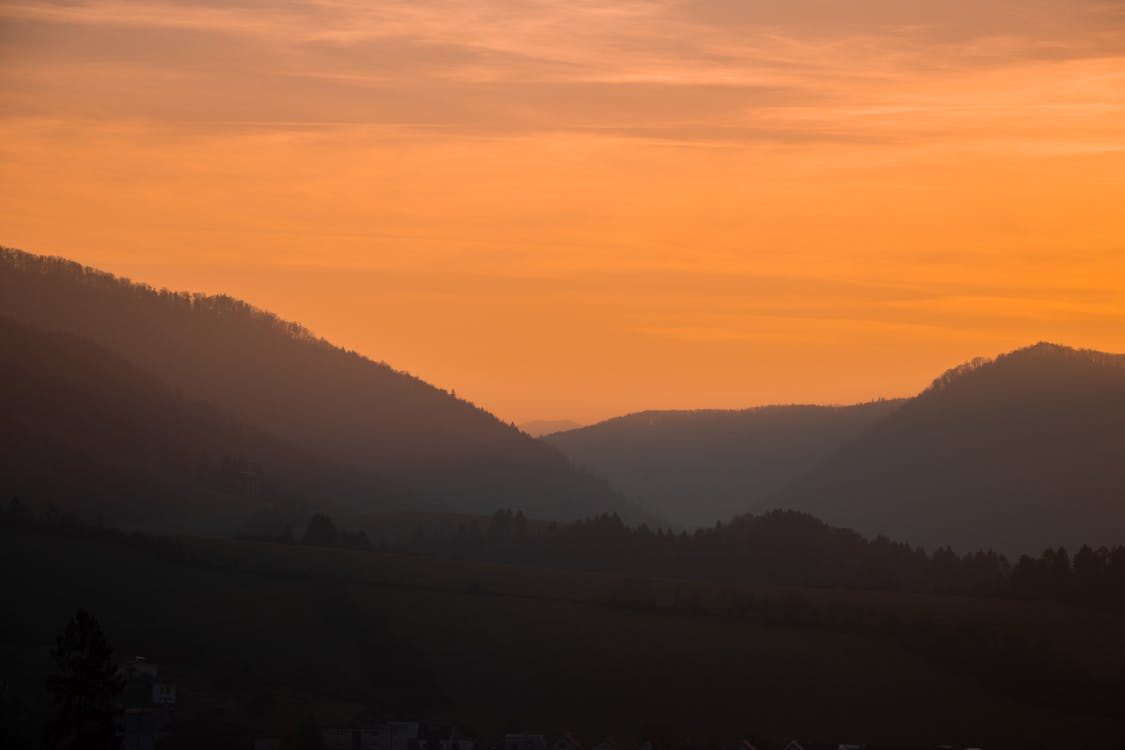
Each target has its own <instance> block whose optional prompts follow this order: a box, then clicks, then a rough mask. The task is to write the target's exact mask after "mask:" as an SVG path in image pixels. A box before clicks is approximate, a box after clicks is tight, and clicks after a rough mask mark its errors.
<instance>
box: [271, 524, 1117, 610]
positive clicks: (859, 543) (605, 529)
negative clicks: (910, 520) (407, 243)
mask: <svg viewBox="0 0 1125 750" xmlns="http://www.w3.org/2000/svg"><path fill="white" fill-rule="evenodd" d="M373 531H375V532H376V539H377V541H376V542H375V543H374V544H373V543H372V542H371V541H370V538H369V535H368V534H367V533H366V531H364V530H360V531H357V532H352V533H349V532H347V531H338V530H337V529H336V526H335V525H334V524H333V522H332V520H331V519H330V518H329V517H327V516H325V515H315V516H313V517H312V518H311V519H310V520H309V522H308V526H307V528H306V530H305V532H304V534H303V535H302V536H301V538H300V543H301V544H307V545H313V546H321V547H348V548H352V549H378V550H380V551H391V552H398V553H403V554H414V555H427V556H434V557H446V558H451V559H471V560H483V561H490V562H504V563H511V564H516V565H531V566H538V567H552V568H563V569H574V570H590V571H601V572H610V573H621V574H625V575H628V576H643V577H648V578H692V579H699V580H709V581H732V582H733V581H737V582H747V583H763V584H773V585H791V586H817V587H836V588H858V589H872V590H881V591H911V592H923V593H931V592H932V593H956V594H972V595H995V596H1020V597H1032V598H1050V599H1062V600H1067V601H1076V602H1082V603H1089V604H1096V605H1099V606H1125V547H1113V548H1112V549H1110V548H1106V547H1101V548H1098V549H1096V550H1094V549H1091V548H1090V547H1088V546H1084V547H1082V548H1081V549H1080V550H1079V551H1078V552H1077V553H1076V554H1075V556H1074V560H1073V563H1072V562H1071V559H1070V557H1069V555H1068V553H1067V552H1066V550H1064V549H1062V548H1058V549H1048V550H1046V551H1044V552H1043V554H1042V556H1041V557H1039V558H1032V557H1029V556H1027V555H1024V556H1023V557H1021V558H1020V560H1019V561H1018V562H1017V564H1016V565H1015V566H1014V567H1013V566H1011V565H1010V564H1009V562H1008V560H1007V558H1005V557H1004V556H1003V555H1000V554H997V553H996V552H993V551H991V550H984V551H978V552H974V553H970V554H964V555H958V554H957V553H956V552H954V551H953V550H951V549H950V548H949V547H940V548H938V549H936V550H934V551H933V552H932V553H928V552H926V551H925V550H924V549H922V548H920V547H912V546H910V545H908V544H903V543H900V542H894V541H891V540H890V539H887V538H886V537H876V538H875V539H871V540H868V539H865V538H864V537H863V536H861V535H860V534H857V533H855V532H854V531H850V530H848V529H840V528H834V527H831V526H828V525H827V524H825V523H823V522H821V521H819V520H817V519H816V518H813V517H812V516H809V515H807V514H804V513H799V512H796V511H773V512H770V513H766V514H763V515H760V516H743V517H740V518H737V519H735V520H734V521H733V522H731V523H729V524H716V525H715V526H714V527H713V528H709V529H700V530H697V531H695V532H693V533H687V532H679V533H676V532H671V531H665V530H658V531H653V530H651V529H649V528H648V527H647V526H643V525H642V526H640V527H636V528H634V527H630V526H628V525H626V524H625V523H624V522H623V521H622V520H621V519H620V518H618V517H617V516H614V515H612V514H607V515H601V516H597V517H595V518H591V519H587V520H584V521H576V522H574V523H569V524H558V523H551V524H543V523H541V522H531V521H529V520H528V519H527V517H526V516H524V514H523V512H522V511H511V510H499V511H497V512H496V513H495V514H493V516H492V517H491V518H489V519H481V520H480V521H479V522H473V521H468V522H465V521H462V522H460V523H455V524H453V523H434V524H423V523H419V525H418V526H417V531H416V532H415V534H414V535H413V536H412V537H411V538H408V539H402V538H399V539H398V540H397V541H394V542H391V543H386V542H381V541H379V540H378V534H377V530H375V529H373ZM256 538H257V539H258V540H259V541H273V542H282V543H290V544H292V543H295V541H296V540H295V539H294V536H293V534H292V532H290V531H289V529H288V528H286V530H285V533H284V534H283V535H280V536H270V537H263V536H259V537H256Z"/></svg>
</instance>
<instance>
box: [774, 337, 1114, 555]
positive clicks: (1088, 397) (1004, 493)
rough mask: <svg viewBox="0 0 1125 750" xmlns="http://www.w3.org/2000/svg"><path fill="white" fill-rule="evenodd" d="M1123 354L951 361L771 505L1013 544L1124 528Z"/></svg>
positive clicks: (928, 537) (854, 524)
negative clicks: (952, 364) (929, 382)
mask: <svg viewBox="0 0 1125 750" xmlns="http://www.w3.org/2000/svg"><path fill="white" fill-rule="evenodd" d="M1123 456H1125V356H1120V355H1112V354H1104V353H1101V352H1094V351H1083V350H1076V349H1070V348H1067V347H1063V346H1057V345H1053V344H1038V345H1036V346H1033V347H1029V348H1026V349H1020V350H1018V351H1015V352H1012V353H1010V354H1006V355H1003V356H1001V357H998V358H997V359H995V360H992V361H985V360H977V361H974V362H972V363H969V364H967V365H963V366H961V367H958V368H955V369H953V370H950V371H948V372H947V373H945V374H944V375H942V376H941V377H940V378H938V379H937V380H935V381H934V383H933V385H932V386H931V387H930V388H929V389H927V390H926V391H925V392H923V393H922V394H921V395H919V396H918V397H917V398H915V399H912V400H911V401H909V402H908V403H906V404H905V405H903V406H902V408H900V409H899V410H898V411H896V412H895V413H894V414H891V415H889V416H888V417H887V418H886V419H884V420H882V421H880V422H879V423H877V424H875V425H873V427H872V429H871V430H869V431H868V432H866V433H865V434H863V435H862V436H860V437H859V438H858V439H856V440H855V441H853V442H851V443H849V444H847V445H845V446H844V447H843V448H842V449H841V450H840V451H839V452H837V453H836V454H835V455H833V456H832V457H830V458H829V459H828V460H826V461H825V462H824V463H823V464H821V465H820V466H818V467H817V468H816V469H815V470H813V471H812V472H810V473H809V474H808V475H806V476H804V477H802V478H801V479H799V480H798V481H796V482H795V483H794V484H793V485H792V486H790V487H789V488H787V489H786V490H784V491H781V492H779V493H777V494H776V495H775V496H774V497H773V498H772V499H771V501H772V502H773V503H774V504H776V505H777V506H778V507H793V508H799V509H802V510H806V511H808V512H810V513H813V514H814V515H816V516H818V517H820V518H823V519H824V520H825V521H827V522H829V523H831V524H834V525H842V526H847V527H850V528H854V529H857V530H859V531H861V532H863V533H866V534H887V535H888V536H890V537H892V538H896V539H904V540H906V541H909V542H912V543H915V544H926V545H930V546H934V545H938V544H952V545H954V547H955V548H958V549H961V550H973V549H977V548H978V547H986V546H990V547H993V548H994V549H997V550H1000V551H1003V552H1006V553H1009V554H1014V553H1025V552H1026V553H1032V554H1038V553H1039V552H1041V551H1042V550H1043V549H1044V548H1046V547H1054V546H1059V545H1063V546H1067V547H1071V548H1076V547H1078V546H1079V545H1082V544H1091V545H1101V544H1105V545H1114V544H1120V543H1121V542H1122V541H1123V536H1122V534H1123V532H1122V530H1123V529H1125V460H1123V459H1122V457H1123Z"/></svg>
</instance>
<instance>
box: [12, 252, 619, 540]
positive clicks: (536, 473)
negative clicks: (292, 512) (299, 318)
mask: <svg viewBox="0 0 1125 750" xmlns="http://www.w3.org/2000/svg"><path fill="white" fill-rule="evenodd" d="M0 315H6V316H9V317H12V318H14V319H16V320H19V321H21V322H24V323H27V324H30V325H33V326H37V327H40V328H44V329H47V330H64V331H70V332H73V333H75V334H77V335H79V336H81V337H83V338H88V339H90V340H92V341H94V342H96V343H98V344H101V345H103V346H106V347H108V348H109V349H111V350H113V351H115V352H117V353H118V354H120V355H122V356H124V357H125V358H126V359H128V360H130V361H132V362H134V363H136V364H138V365H140V366H141V367H143V368H145V369H147V370H150V371H151V372H152V373H154V374H155V375H157V376H158V377H160V378H162V379H163V380H165V381H167V382H168V383H169V384H171V385H173V386H175V387H177V388H181V389H182V390H183V391H184V392H185V393H186V394H188V395H190V396H192V397H195V398H199V399H202V400H204V401H206V402H208V403H212V404H214V405H216V406H218V407H221V408H223V409H226V410H228V411H230V412H232V413H233V414H235V415H236V416H238V417H241V418H243V419H245V420H247V421H248V422H249V423H251V424H253V425H254V426H256V427H259V428H261V429H264V430H266V431H267V432H271V433H274V434H277V435H279V436H281V437H284V438H287V439H289V440H292V441H294V442H297V443H300V444H302V445H304V446H305V447H307V448H309V449H312V450H315V451H317V452H320V453H322V454H323V455H324V456H326V457H328V458H331V459H333V460H337V461H340V462H343V463H347V464H350V465H352V466H353V467H355V468H357V469H359V470H362V471H365V472H371V473H376V474H380V475H382V476H384V477H386V478H387V479H388V480H390V481H393V482H395V483H397V484H400V485H403V486H406V487H410V488H412V489H415V490H417V491H419V493H420V494H423V495H428V496H433V497H437V498H442V499H443V500H444V501H446V504H447V505H448V506H452V507H455V508H457V509H460V510H464V511H469V512H485V513H491V512H492V511H494V510H495V509H496V508H498V507H505V506H507V507H519V508H523V509H524V510H525V511H526V512H527V513H528V514H529V515H534V516H537V517H542V518H560V519H567V518H577V517H581V516H583V515H588V514H590V513H593V512H605V511H615V512H619V513H621V514H623V515H624V516H626V517H633V518H639V517H640V514H637V513H635V512H634V511H633V509H632V508H631V507H630V506H629V505H628V504H627V503H626V502H625V501H624V499H623V498H621V497H620V496H619V495H617V494H616V493H614V492H612V491H611V490H610V489H609V488H608V487H607V486H606V484H605V483H604V482H603V481H601V480H599V479H597V478H595V477H593V476H591V475H589V474H586V473H584V472H581V471H577V470H575V469H574V468H573V467H572V466H571V465H570V464H569V462H568V461H567V460H566V458H565V457H564V456H563V455H562V454H560V453H559V452H558V451H557V450H556V449H554V448H552V447H550V446H548V445H546V444H544V443H541V442H539V441H536V440H534V439H532V438H530V437H529V436H527V435H525V434H524V433H522V432H520V431H519V430H518V429H516V428H515V427H513V426H510V425H506V424H504V423H503V422H501V421H500V420H498V419H496V418H495V417H494V416H492V415H491V414H489V413H487V412H486V411H484V410H483V409H480V408H478V407H476V406H474V405H473V404H471V403H468V402H466V401H463V400H460V399H458V398H456V397H454V396H452V395H450V394H449V393H446V392H445V391H442V390H440V389H438V388H434V387H433V386H431V385H429V384H427V383H425V382H423V381H421V380H419V379H418V378H415V377H413V376H410V375H408V374H405V373H402V372H399V371H396V370H394V369H392V368H391V367H389V366H387V365H385V364H382V363H378V362H373V361H371V360H368V359H366V358H364V357H361V356H360V355H358V354H356V353H354V352H347V351H344V350H342V349H339V348H337V347H335V346H332V345H331V344H329V343H328V342H326V341H324V340H322V339H318V338H316V337H315V336H313V335H312V334H311V333H309V332H308V331H307V330H305V329H303V328H301V327H300V326H299V325H297V324H294V323H289V322H285V321H282V320H280V319H278V318H277V317H276V316H274V315H272V314H270V313H267V312H264V311H262V310H258V309H255V308H253V307H251V306H250V305H248V304H246V303H245V302H241V301H239V300H236V299H232V298H230V297H226V296H204V295H198V294H185V293H177V292H171V291H167V290H160V291H157V290H155V289H152V288H150V287H147V286H143V285H139V284H134V283H132V282H130V281H128V280H125V279H120V278H116V277H114V276H112V275H111V274H107V273H104V272H100V271H96V270H93V269H90V268H84V267H82V266H80V265H78V264H77V263H73V262H70V261H67V260H63V259H60V258H48V257H42V256H36V255H30V254H27V253H23V252H20V251H16V250H0ZM384 324H390V323H384Z"/></svg>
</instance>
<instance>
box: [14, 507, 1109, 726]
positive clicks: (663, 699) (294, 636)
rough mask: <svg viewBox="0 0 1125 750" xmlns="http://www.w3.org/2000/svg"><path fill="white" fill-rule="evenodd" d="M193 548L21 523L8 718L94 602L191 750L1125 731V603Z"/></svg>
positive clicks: (35, 714) (188, 543)
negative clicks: (441, 733) (152, 673)
mask: <svg viewBox="0 0 1125 750" xmlns="http://www.w3.org/2000/svg"><path fill="white" fill-rule="evenodd" d="M180 545H181V547H182V548H183V549H184V550H185V551H186V553H187V557H186V558H184V557H182V556H176V555H171V554H169V555H163V556H154V555H152V554H149V553H147V552H146V551H144V550H139V549H137V548H135V547H130V546H122V545H115V544H110V543H106V542H104V541H96V540H92V539H82V538H78V539H75V538H66V537H60V536H55V535H50V534H44V533H40V532H34V531H19V530H15V529H11V528H0V569H2V570H5V571H10V573H9V577H8V579H6V581H5V584H6V589H5V590H6V595H7V597H8V598H9V600H10V601H11V602H19V606H18V607H11V608H9V610H8V611H7V612H6V614H5V617H4V619H3V621H2V624H0V665H3V667H4V675H5V680H6V682H7V684H8V685H10V686H11V688H12V690H11V695H12V696H15V699H16V700H18V701H19V706H17V708H18V709H19V711H18V713H17V714H16V716H18V717H19V720H20V722H21V723H20V725H18V726H15V722H12V723H11V724H8V725H6V728H9V729H11V728H15V729H16V730H19V731H26V732H34V731H35V730H36V722H37V721H39V720H41V718H42V711H43V701H44V690H43V684H44V677H45V674H46V672H47V670H48V668H49V657H48V653H49V651H50V648H51V646H52V642H53V640H52V639H53V635H54V634H55V633H56V632H57V631H58V630H59V629H61V627H62V626H63V624H65V622H66V620H67V619H68V618H69V617H71V616H72V615H73V612H74V609H75V608H76V607H77V606H83V607H86V608H88V609H90V610H91V611H92V612H93V613H94V614H95V615H96V616H97V617H98V618H99V620H100V621H101V622H102V625H103V627H104V628H105V631H106V634H107V636H108V638H109V639H110V641H111V643H112V644H113V645H114V646H115V647H116V648H117V649H118V652H119V653H120V654H121V655H122V656H125V657H131V656H132V655H134V654H143V655H145V656H147V657H148V658H149V659H150V661H152V662H154V663H157V664H159V665H160V669H161V675H162V676H163V677H164V679H166V680H168V681H170V682H175V683H176V685H177V692H178V705H177V711H176V722H177V723H176V725H175V732H176V733H175V734H174V735H173V737H171V738H169V744H168V745H167V747H199V746H202V743H201V742H199V741H198V740H203V739H206V746H207V747H211V748H222V747H245V746H248V745H249V738H251V737H253V736H269V735H274V736H277V735H281V736H283V737H289V738H292V737H293V736H294V735H295V734H296V732H297V730H298V728H299V726H300V725H301V724H302V723H303V722H304V721H305V720H306V719H309V718H311V719H314V720H316V721H318V722H319V723H322V724H332V725H339V724H343V723H346V722H348V721H350V720H352V719H353V718H354V717H361V716H363V715H364V714H365V713H366V715H368V716H370V715H372V714H374V715H375V716H380V715H381V716H389V717H394V716H399V717H402V718H431V719H442V720H447V721H454V722H457V723H458V724H459V725H461V726H462V727H463V728H464V729H465V730H466V731H467V732H469V733H471V734H473V735H476V736H483V737H484V738H495V737H498V736H501V735H502V734H503V733H504V732H505V731H520V730H523V729H531V730H538V731H544V732H547V733H549V734H555V733H561V732H563V731H576V732H578V733H579V734H580V735H581V736H585V737H588V738H591V739H595V738H599V737H604V736H607V735H612V736H614V737H616V738H618V739H619V740H622V741H624V742H626V743H628V745H627V746H635V745H633V743H634V742H639V741H640V740H641V739H642V738H643V737H646V736H648V737H656V738H657V739H658V740H659V741H661V742H662V743H663V744H664V745H665V746H677V745H679V744H680V743H682V742H684V740H685V738H691V743H692V745H693V746H712V745H715V746H718V745H719V743H722V744H723V745H726V746H729V745H730V744H733V743H734V742H736V741H737V740H739V739H741V738H745V737H754V738H771V737H772V738H786V739H788V738H792V737H800V738H801V739H802V740H806V741H808V740H812V741H815V742H823V743H832V744H831V745H830V746H831V747H835V746H836V743H839V742H867V743H869V746H871V747H893V748H903V747H934V746H937V745H939V744H942V743H950V744H953V745H955V746H958V747H961V746H967V745H972V746H984V747H991V748H1008V747H1011V748H1026V747H1052V746H1060V747H1068V748H1085V747H1090V748H1093V747H1105V746H1115V747H1116V746H1118V745H1119V743H1120V741H1121V739H1122V726H1121V725H1120V723H1119V722H1115V720H1114V719H1113V718H1112V716H1113V715H1114V712H1116V708H1117V707H1118V705H1119V703H1114V701H1120V697H1121V693H1120V689H1116V692H1115V691H1114V690H1115V689H1114V688H1113V687H1112V686H1113V685H1114V684H1115V683H1113V675H1114V674H1115V673H1119V670H1120V669H1121V668H1122V665H1123V661H1122V659H1123V655H1122V651H1121V641H1120V638H1119V632H1120V628H1121V625H1122V621H1121V615H1120V614H1115V613H1109V612H1095V611H1084V610H1076V609H1070V608H1066V607H1060V606H1056V605H1046V604H1040V603H1033V602H1019V601H992V600H975V599H961V598H956V597H933V596H908V595H895V594H878V593H873V592H849V591H815V590H784V589H771V588H763V587H754V588H751V587H731V586H722V587H720V586H714V585H709V584H705V583H684V582H681V581H671V580H668V581H662V580H650V581H646V580H642V579H621V578H619V577H617V576H610V575H598V574H581V573H568V572H561V571H551V570H541V569H540V570H531V569H525V568H518V567H510V566H504V565H491V564H482V563H471V562H465V561H447V560H441V559H437V558H427V557H404V556H396V555H385V554H379V553H362V552H350V551H344V550H322V549H315V548H307V547H287V546H281V545H268V544H256V543H246V542H221V541H192V540H182V541H181V542H180ZM15 571H18V575H16V574H15ZM732 603H733V604H734V605H738V606H734V607H732V606H731V605H732ZM1107 686H1109V687H1108V688H1107ZM1093 694H1096V695H1098V696H1099V697H1098V699H1097V700H1091V698H1090V696H1091V695H1093ZM1118 715H1120V714H1119V713H1118ZM193 737H194V739H195V740H197V741H195V742H193V741H192V739H193ZM1099 739H1100V740H1102V741H1103V742H1105V743H1108V744H1101V745H1099V744H1097V742H1098V740H1099ZM1036 743H1042V744H1036ZM13 746H20V745H19V743H18V742H17V743H16V744H15V745H13ZM770 746H771V747H781V745H770Z"/></svg>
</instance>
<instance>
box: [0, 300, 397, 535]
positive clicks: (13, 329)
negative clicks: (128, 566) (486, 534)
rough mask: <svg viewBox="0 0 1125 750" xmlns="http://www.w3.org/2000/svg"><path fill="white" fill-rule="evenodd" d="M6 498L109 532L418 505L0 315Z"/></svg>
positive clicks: (106, 358) (88, 349) (93, 349)
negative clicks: (51, 508)
mask: <svg viewBox="0 0 1125 750" xmlns="http://www.w3.org/2000/svg"><path fill="white" fill-rule="evenodd" d="M0 392H2V393H4V394H5V397H4V398H2V399H0V414H2V416H3V424H4V429H3V431H0V477H2V478H3V479H2V484H0V491H2V492H4V493H7V496H9V497H10V496H13V495H15V496H19V497H21V498H23V500H24V502H26V503H28V504H30V505H32V506H35V505H39V506H45V505H47V504H53V505H55V506H56V507H57V508H59V509H60V510H61V511H63V512H67V513H74V514H78V515H79V516H85V517H87V518H94V517H101V518H102V519H103V520H105V521H106V522H107V523H124V524H126V525H132V526H144V527H149V528H152V527H157V528H167V529H173V530H176V531H186V530H192V531H199V532H205V533H219V534H230V533H232V532H233V531H235V530H237V528H238V527H240V526H242V525H243V524H244V523H246V521H247V520H248V518H249V517H250V516H251V514H261V512H263V511H272V512H274V514H275V515H277V516H278V517H279V518H281V517H288V518H291V519H293V520H297V519H299V518H300V517H302V516H303V515H304V514H305V513H306V512H307V510H308V509H310V508H311V509H320V508H327V509H333V510H339V511H347V510H352V511H355V510H358V509H363V508H366V509H370V508H378V507H382V508H388V509H390V508H408V507H411V506H412V505H414V504H416V503H417V502H418V498H417V497H416V496H415V495H413V494H412V493H409V492H407V491H405V490H403V489H401V488H398V487H395V486H393V485H391V484H389V483H387V482H385V481H382V480H380V479H378V478H377V477H374V476H369V475H364V474H362V473H361V472H358V471H356V470H354V469H350V468H346V467H342V466H339V465H335V464H332V463H331V462H329V461H327V460H325V459H323V458H321V457H319V456H316V455H314V454H312V453H310V452H308V451H306V450H304V449H302V448H299V447H297V446H295V445H292V444H290V443H287V442H285V441H283V440H281V439H278V438H275V437H272V436H270V435H267V434H265V433H262V432H261V431H259V430H256V429H254V428H252V427H249V426H247V425H246V424H244V423H243V422H242V421H241V420H239V419H237V418H235V417H232V416H230V415H229V414H226V413H224V412H222V411H220V410H218V409H216V408H214V407H211V406H208V405H206V404H203V403H200V402H198V401H195V400H193V399H190V398H188V397H185V396H184V395H183V394H182V393H180V392H177V391H175V390H173V389H172V388H170V387H169V386H167V385H166V384H165V383H163V382H161V381H160V380H159V379H158V378H156V377H155V376H153V375H151V374H149V373H148V372H145V371H144V370H142V369H141V368H139V367H137V366H136V365H133V364H131V363H129V362H126V361H125V360H123V359H121V358H120V357H118V356H117V355H115V354H113V353H112V352H110V351H109V350H107V349H105V348H103V347H100V346H98V345H96V344H92V343H90V342H88V341H84V340H81V339H79V338H77V337H75V336H73V335H71V334H66V333H45V332H43V331H40V330H38V329H35V328H31V327H28V326H25V325H22V324H20V323H16V322H15V321H12V320H10V319H8V318H0Z"/></svg>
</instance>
